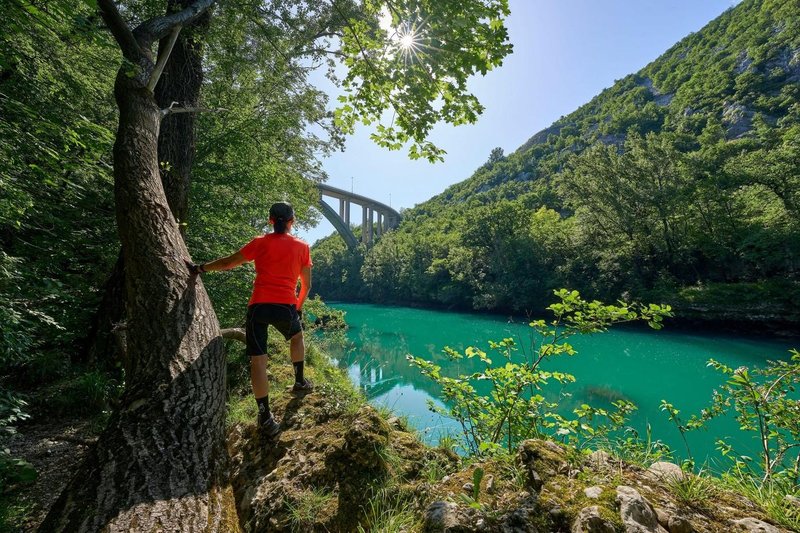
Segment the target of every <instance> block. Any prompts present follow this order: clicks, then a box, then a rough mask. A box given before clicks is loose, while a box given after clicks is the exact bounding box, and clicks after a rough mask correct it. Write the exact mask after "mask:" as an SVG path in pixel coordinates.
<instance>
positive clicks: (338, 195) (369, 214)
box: [317, 183, 400, 249]
mask: <svg viewBox="0 0 800 533" xmlns="http://www.w3.org/2000/svg"><path fill="white" fill-rule="evenodd" d="M317 188H318V189H319V193H320V200H319V207H320V211H322V215H323V216H324V217H325V218H327V219H328V220H329V221H330V223H331V224H333V227H334V228H336V231H338V232H339V235H341V236H342V238H343V239H344V242H345V243H347V247H348V248H350V249H353V248H356V247H357V246H358V242H359V241H358V239H357V238H356V235H355V233H353V230H352V229H351V228H350V206H351V205H353V204H356V205H358V206H361V242H363V243H364V244H366V245H367V246H370V245H371V244H372V243H373V242H374V241H375V240H376V239H378V238H380V236H381V235H383V234H384V233H385V232H386V231H388V230H390V229H394V228H396V227H397V226H398V225H399V224H400V213H398V212H397V211H395V210H394V209H392V208H391V207H389V206H388V205H386V204H382V203H381V202H377V201H375V200H373V199H371V198H367V197H366V196H361V195H360V194H354V193H352V192H349V191H346V190H344V189H338V188H336V187H331V186H330V185H324V184H322V183H320V184H318V185H317ZM325 198H332V199H334V200H339V209H338V211H337V210H336V209H334V208H333V207H331V206H330V205H328V204H327V203H326V202H325V200H324V199H325Z"/></svg>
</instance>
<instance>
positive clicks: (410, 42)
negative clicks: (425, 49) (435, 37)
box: [398, 33, 417, 50]
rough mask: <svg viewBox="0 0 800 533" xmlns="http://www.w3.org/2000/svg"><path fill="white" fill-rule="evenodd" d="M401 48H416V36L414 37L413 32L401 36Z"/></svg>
mask: <svg viewBox="0 0 800 533" xmlns="http://www.w3.org/2000/svg"><path fill="white" fill-rule="evenodd" d="M398 42H399V43H400V48H404V49H406V50H408V49H409V48H414V45H416V44H417V42H416V38H415V37H414V34H413V33H406V34H405V35H403V36H402V37H400V39H399V41H398Z"/></svg>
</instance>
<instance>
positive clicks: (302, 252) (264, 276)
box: [239, 233, 312, 305]
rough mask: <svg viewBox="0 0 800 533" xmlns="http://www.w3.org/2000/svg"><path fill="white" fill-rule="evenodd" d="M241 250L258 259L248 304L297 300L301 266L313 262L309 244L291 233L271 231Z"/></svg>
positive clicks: (248, 256) (251, 257)
mask: <svg viewBox="0 0 800 533" xmlns="http://www.w3.org/2000/svg"><path fill="white" fill-rule="evenodd" d="M239 253H241V254H242V255H243V256H244V258H245V259H247V260H248V261H255V262H256V279H255V281H254V282H253V295H252V296H251V297H250V303H249V304H248V305H252V304H256V303H269V304H296V303H297V279H298V278H299V277H300V269H302V268H303V267H304V266H311V265H312V263H311V252H310V250H309V248H308V244H306V243H305V242H304V241H302V240H300V239H298V238H297V237H294V236H292V235H289V234H288V233H268V234H267V235H262V236H261V237H256V238H255V239H253V240H252V241H250V242H249V243H247V244H246V245H245V246H244V248H242V249H241V250H239Z"/></svg>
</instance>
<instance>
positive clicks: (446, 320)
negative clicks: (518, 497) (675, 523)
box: [333, 303, 800, 465]
mask: <svg viewBox="0 0 800 533" xmlns="http://www.w3.org/2000/svg"><path fill="white" fill-rule="evenodd" d="M333 307H335V308H337V309H341V310H343V311H345V312H346V317H345V318H346V321H347V323H348V325H349V329H348V331H347V337H348V339H349V341H350V344H349V346H347V347H346V348H344V349H342V350H340V351H338V352H337V351H334V357H335V358H336V359H337V362H338V364H339V366H340V367H342V368H344V369H345V370H346V371H347V373H348V374H349V376H350V377H351V379H352V381H353V382H354V383H355V384H356V385H358V386H359V387H360V388H361V389H362V390H363V391H364V392H365V393H366V395H367V397H368V398H369V400H370V401H371V402H372V403H373V404H375V405H383V406H386V407H388V408H390V409H391V410H393V411H394V412H395V413H397V414H398V415H402V416H406V417H407V418H408V419H409V421H410V423H411V424H412V425H413V426H414V427H416V428H417V429H418V430H419V431H420V432H421V434H422V435H423V437H424V438H425V439H426V440H427V441H428V442H429V443H432V444H435V443H436V442H438V439H439V437H440V436H442V435H445V434H452V435H456V434H457V433H458V431H459V426H458V425H457V424H456V423H455V422H454V421H452V420H449V419H446V418H442V417H441V416H439V415H437V414H434V413H432V412H431V411H430V410H429V408H428V403H429V401H430V400H433V401H435V402H439V404H440V405H441V402H440V400H439V399H438V394H439V390H438V387H437V385H436V384H434V383H433V382H431V381H430V380H429V379H428V378H425V377H424V376H422V375H420V373H419V371H418V370H417V369H415V368H412V367H411V366H409V364H408V361H407V360H406V356H407V355H408V354H413V355H416V356H421V357H424V358H426V359H429V360H433V361H434V362H436V363H437V364H440V365H442V366H443V367H444V369H445V371H446V373H448V375H455V374H457V373H465V374H466V373H471V372H474V371H476V370H478V368H479V367H478V366H477V365H476V364H475V361H474V360H461V361H458V362H457V363H451V362H450V361H448V360H447V359H446V358H445V357H444V356H443V355H442V353H441V350H442V348H443V347H445V346H450V347H452V348H455V349H458V350H463V349H464V348H466V347H467V346H476V347H478V348H481V349H483V350H485V351H487V352H488V351H489V350H488V341H489V340H500V339H502V338H504V337H512V338H514V339H515V340H516V341H517V342H518V343H520V344H522V345H525V344H529V342H530V338H531V329H530V327H529V326H528V325H527V321H526V320H524V319H522V318H521V317H516V318H515V321H513V322H512V321H511V320H509V319H507V318H505V319H504V318H503V317H500V316H493V315H479V314H465V313H454V312H445V311H431V310H422V309H410V308H404V307H387V306H380V305H368V304H345V303H337V304H333ZM572 344H573V346H574V347H575V348H576V349H577V351H578V354H577V355H575V356H572V357H566V356H564V357H559V358H558V359H555V360H553V361H552V362H551V363H550V365H549V366H548V369H549V370H554V369H557V370H559V371H564V372H570V373H572V374H574V375H575V377H576V378H577V381H576V382H575V383H573V384H570V385H568V386H567V387H566V388H564V389H563V390H562V389H560V388H559V389H553V390H551V391H550V393H549V395H548V396H549V397H560V398H561V399H560V401H559V404H560V409H559V412H560V413H561V414H562V415H565V416H566V415H568V414H570V413H571V411H572V409H574V408H575V407H576V406H578V405H580V404H583V403H588V404H591V405H594V406H596V407H609V406H610V402H611V401H613V400H615V399H617V398H624V399H627V400H630V401H632V402H633V403H635V404H636V405H637V406H638V410H637V411H636V412H635V414H634V416H633V418H632V420H631V426H632V427H633V428H634V429H636V430H637V431H638V432H639V433H640V435H641V436H642V437H644V436H645V435H646V428H647V426H648V424H649V425H650V427H651V432H652V435H653V438H654V439H660V440H661V441H663V442H665V443H666V444H668V445H669V446H670V447H671V448H672V449H673V450H675V452H676V453H677V454H678V455H679V456H680V457H685V456H686V455H687V452H686V449H685V446H684V445H683V442H682V441H681V439H680V434H679V433H678V431H677V429H676V428H675V426H674V425H672V423H671V422H669V420H668V417H667V415H666V413H664V412H663V411H661V409H660V408H659V406H660V402H661V400H662V399H664V400H667V401H668V402H671V403H672V404H674V405H675V407H676V408H678V409H679V410H680V411H681V417H685V418H688V416H689V415H690V414H691V413H699V412H700V410H701V409H702V408H703V407H705V406H707V405H708V404H709V401H710V398H711V393H712V390H713V389H714V388H715V387H716V386H718V385H719V384H721V383H722V382H723V378H722V377H721V375H720V374H718V373H717V372H716V371H715V370H713V369H711V368H709V367H707V365H706V363H707V361H708V359H710V358H714V359H716V360H718V361H721V362H723V363H725V364H727V365H729V366H731V367H734V368H736V367H739V366H742V365H748V366H760V365H763V364H764V362H765V361H766V360H768V359H788V357H789V353H788V350H789V348H793V347H795V346H797V345H798V344H800V342H798V341H797V340H796V339H783V340H780V339H761V338H758V339H757V338H748V337H736V336H731V335H721V334H702V333H686V332H676V331H669V330H661V331H653V330H649V329H647V328H645V329H638V328H637V329H634V328H622V327H618V328H616V329H611V330H610V331H608V332H606V333H601V334H596V335H587V336H580V337H576V338H574V339H573V340H572ZM500 359H502V358H500V357H494V360H495V361H496V362H497V361H499V360H500ZM564 392H566V393H568V394H566V395H563V394H561V393H564ZM718 439H724V440H726V441H728V442H729V443H731V444H734V445H735V446H736V447H738V448H739V449H741V450H745V451H748V452H751V453H752V452H753V451H754V449H755V442H754V441H753V439H752V438H751V437H750V436H749V435H747V434H744V433H742V432H741V431H739V429H738V426H737V424H736V422H735V421H734V420H733V419H732V418H728V419H725V420H715V421H713V422H712V423H711V425H710V427H709V428H708V429H707V430H703V431H697V432H693V433H690V434H689V435H688V440H689V446H690V449H691V452H692V454H693V455H694V456H695V459H697V460H699V462H703V461H704V459H706V458H708V459H709V460H710V462H711V464H712V465H713V463H714V462H715V461H716V459H717V458H719V452H718V451H716V449H715V442H716V441H717V440H718Z"/></svg>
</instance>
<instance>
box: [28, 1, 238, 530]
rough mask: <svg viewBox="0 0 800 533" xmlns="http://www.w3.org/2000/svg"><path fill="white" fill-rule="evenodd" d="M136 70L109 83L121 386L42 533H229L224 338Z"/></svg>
mask: <svg viewBox="0 0 800 533" xmlns="http://www.w3.org/2000/svg"><path fill="white" fill-rule="evenodd" d="M107 4H108V2H104V5H107ZM109 9H110V8H109ZM112 16H113V12H112ZM109 19H111V20H112V22H113V18H112V17H111V16H110V17H109ZM120 33H122V32H120ZM115 36H116V35H115ZM125 37H126V35H123V36H122V40H123V42H124V43H126V44H127V43H129V42H130V41H125V40H124V38H125ZM118 40H120V38H119V37H118ZM130 48H133V46H132V45H131V47H130ZM130 48H129V49H130ZM131 55H133V53H131ZM135 67H138V68H140V72H138V73H135V74H134V75H131V65H130V63H128V64H127V65H125V66H123V68H121V69H120V71H119V74H118V76H117V82H116V86H115V96H116V100H117V104H118V106H119V110H120V118H119V130H118V132H117V139H116V143H115V145H114V182H115V187H114V194H115V201H116V216H117V224H118V229H119V234H120V241H121V243H122V250H123V253H124V256H125V263H126V283H125V286H126V294H127V301H128V304H127V316H128V325H127V345H128V356H129V358H130V372H129V374H128V375H127V376H126V378H127V387H126V390H125V393H124V394H123V398H122V402H121V406H120V408H119V409H118V411H117V412H115V413H114V414H113V415H112V417H111V419H110V421H109V423H108V427H107V428H106V429H105V431H104V432H103V434H102V435H101V436H100V439H99V440H98V442H97V444H96V446H95V447H94V449H93V450H92V451H91V453H90V454H89V456H88V458H87V459H86V461H85V462H84V463H83V465H82V466H81V467H80V468H79V470H78V472H76V474H75V477H74V478H73V479H72V481H71V482H70V483H69V484H68V486H67V487H66V489H65V490H64V492H63V493H62V494H61V496H60V497H59V499H58V501H57V502H56V503H55V505H54V506H53V508H52V509H51V510H50V513H49V514H48V516H47V518H46V519H45V521H44V523H43V524H42V526H41V531H47V532H50V531H70V532H71V531H209V530H210V531H235V530H236V529H237V528H238V520H237V518H236V512H235V505H234V502H233V493H232V491H231V490H230V486H229V485H228V482H227V475H226V467H227V456H226V450H225V441H224V412H225V409H224V407H225V366H224V358H223V346H222V339H221V337H220V332H219V327H218V325H217V319H216V316H215V314H214V311H213V309H212V307H211V304H210V302H209V300H208V296H207V295H206V292H205V290H204V288H203V286H202V282H201V281H200V280H199V279H198V278H190V277H189V275H188V272H187V269H186V266H185V264H184V258H187V257H189V255H188V252H187V250H186V246H185V244H184V242H183V238H182V237H181V234H180V231H179V229H178V225H177V223H176V222H175V218H174V217H173V216H172V213H171V211H170V209H169V205H168V203H167V200H166V197H165V194H164V188H163V186H162V184H161V178H160V176H159V165H158V150H157V144H158V133H159V125H160V120H161V115H160V109H159V107H158V106H157V105H156V102H155V100H154V98H153V95H152V93H151V92H150V91H149V90H148V89H147V88H146V87H145V83H146V81H147V78H148V77H149V74H150V72H151V71H152V61H151V60H150V59H149V58H145V59H143V60H142V61H141V62H140V63H139V64H138V65H135Z"/></svg>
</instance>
